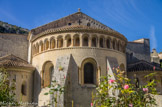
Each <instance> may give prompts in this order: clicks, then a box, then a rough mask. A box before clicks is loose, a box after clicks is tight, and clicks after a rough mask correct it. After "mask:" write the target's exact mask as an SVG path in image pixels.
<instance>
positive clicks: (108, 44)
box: [106, 38, 111, 49]
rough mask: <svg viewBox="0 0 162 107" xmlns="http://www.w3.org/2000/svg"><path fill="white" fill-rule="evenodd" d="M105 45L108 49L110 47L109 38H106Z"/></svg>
mask: <svg viewBox="0 0 162 107" xmlns="http://www.w3.org/2000/svg"><path fill="white" fill-rule="evenodd" d="M106 47H107V48H108V49H110V48H111V39H110V38H107V40H106Z"/></svg>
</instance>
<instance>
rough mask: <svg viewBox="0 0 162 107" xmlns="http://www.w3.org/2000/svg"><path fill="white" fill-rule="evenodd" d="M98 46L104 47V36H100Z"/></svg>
mask: <svg viewBox="0 0 162 107" xmlns="http://www.w3.org/2000/svg"><path fill="white" fill-rule="evenodd" d="M99 41H100V47H101V48H104V37H100V40H99Z"/></svg>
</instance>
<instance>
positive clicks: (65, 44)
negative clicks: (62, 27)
mask: <svg viewBox="0 0 162 107" xmlns="http://www.w3.org/2000/svg"><path fill="white" fill-rule="evenodd" d="M65 47H67V39H65V36H64V37H63V48H65Z"/></svg>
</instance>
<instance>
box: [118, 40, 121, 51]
mask: <svg viewBox="0 0 162 107" xmlns="http://www.w3.org/2000/svg"><path fill="white" fill-rule="evenodd" d="M118 45H119V51H121V42H120V40H119V41H118Z"/></svg>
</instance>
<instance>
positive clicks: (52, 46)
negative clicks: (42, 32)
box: [50, 39, 55, 49]
mask: <svg viewBox="0 0 162 107" xmlns="http://www.w3.org/2000/svg"><path fill="white" fill-rule="evenodd" d="M50 44H51V49H54V48H55V39H51V42H50Z"/></svg>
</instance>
